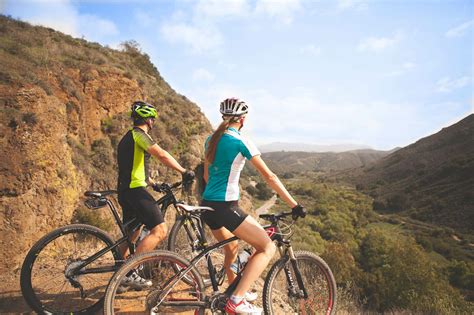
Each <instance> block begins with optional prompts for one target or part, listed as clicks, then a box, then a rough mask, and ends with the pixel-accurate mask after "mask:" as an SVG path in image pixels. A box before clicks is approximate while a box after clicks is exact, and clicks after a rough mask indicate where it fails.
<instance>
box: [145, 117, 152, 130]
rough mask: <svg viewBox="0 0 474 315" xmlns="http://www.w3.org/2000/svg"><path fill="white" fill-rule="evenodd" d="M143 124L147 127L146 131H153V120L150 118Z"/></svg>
mask: <svg viewBox="0 0 474 315" xmlns="http://www.w3.org/2000/svg"><path fill="white" fill-rule="evenodd" d="M145 124H146V125H147V126H148V130H151V129H153V119H152V118H147V119H145Z"/></svg>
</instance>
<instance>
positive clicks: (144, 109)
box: [131, 101, 158, 118]
mask: <svg viewBox="0 0 474 315" xmlns="http://www.w3.org/2000/svg"><path fill="white" fill-rule="evenodd" d="M131 116H132V118H156V117H157V116H158V113H157V112H156V109H155V106H153V105H151V104H148V103H145V102H142V101H137V102H134V103H133V104H132V115H131Z"/></svg>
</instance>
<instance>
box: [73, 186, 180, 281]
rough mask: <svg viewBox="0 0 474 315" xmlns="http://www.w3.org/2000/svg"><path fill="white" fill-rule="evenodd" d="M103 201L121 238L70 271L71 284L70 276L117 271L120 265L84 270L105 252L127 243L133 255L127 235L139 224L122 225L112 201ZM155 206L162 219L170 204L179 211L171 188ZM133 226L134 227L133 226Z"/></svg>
mask: <svg viewBox="0 0 474 315" xmlns="http://www.w3.org/2000/svg"><path fill="white" fill-rule="evenodd" d="M175 185H176V184H173V185H172V186H175ZM103 198H104V199H105V200H106V203H107V205H108V207H109V209H110V211H111V212H112V215H113V217H114V220H115V223H116V224H117V225H118V227H119V229H120V232H121V234H122V237H121V238H120V239H119V240H118V241H116V242H115V243H114V244H113V245H112V246H107V247H105V248H103V249H101V250H100V251H98V252H97V253H95V254H94V255H92V256H90V257H88V258H87V259H86V260H84V261H83V262H82V263H81V264H79V265H78V266H76V267H74V268H73V269H72V270H71V273H70V274H71V276H69V279H70V281H72V282H73V283H74V282H76V281H75V280H73V279H72V275H84V274H89V273H107V272H113V271H117V270H118V268H119V267H120V265H121V264H115V265H113V266H112V265H111V266H104V267H96V268H88V269H84V267H86V266H88V265H89V264H90V263H92V262H93V261H95V260H97V259H98V258H100V257H102V256H103V255H105V254H106V253H107V252H109V251H112V250H114V249H115V248H117V247H119V246H120V245H121V244H123V243H125V242H126V243H127V246H128V248H129V250H130V253H131V254H132V255H133V254H134V252H135V247H134V244H133V242H132V241H131V240H130V237H129V235H131V234H132V233H133V232H135V231H136V230H137V229H138V228H140V226H141V224H139V223H138V222H137V221H136V220H135V219H133V220H131V221H129V222H126V223H122V220H121V219H120V216H119V214H118V212H117V209H116V208H115V206H114V204H113V203H112V201H110V199H108V198H107V197H103ZM156 204H158V205H160V210H161V212H162V213H163V217H164V216H165V214H166V210H167V209H168V207H169V206H170V205H171V204H172V205H174V207H175V209H176V211H179V210H178V208H177V207H176V204H177V200H176V197H175V196H174V194H173V192H172V190H171V187H170V189H167V190H166V191H165V195H164V196H162V197H161V198H160V199H158V200H157V201H156ZM134 225H135V226H134ZM130 226H132V229H131V233H128V232H127V229H128V228H129V227H130Z"/></svg>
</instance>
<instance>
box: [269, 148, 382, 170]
mask: <svg viewBox="0 0 474 315" xmlns="http://www.w3.org/2000/svg"><path fill="white" fill-rule="evenodd" d="M388 154H389V152H385V151H376V150H355V151H348V152H341V153H333V152H324V153H314V152H269V153H263V155H262V157H263V159H264V160H265V162H267V164H268V165H269V166H270V168H271V169H272V170H273V171H275V172H277V173H279V174H284V173H288V172H306V171H331V170H333V171H340V170H345V169H351V168H357V167H361V166H365V165H368V164H370V163H372V162H375V161H377V160H379V159H381V158H383V157H385V156H386V155H388Z"/></svg>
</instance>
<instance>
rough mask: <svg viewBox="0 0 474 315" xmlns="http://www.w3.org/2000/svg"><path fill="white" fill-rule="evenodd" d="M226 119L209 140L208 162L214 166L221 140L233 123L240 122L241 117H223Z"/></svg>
mask: <svg viewBox="0 0 474 315" xmlns="http://www.w3.org/2000/svg"><path fill="white" fill-rule="evenodd" d="M222 118H223V119H224V121H223V122H221V124H220V125H219V127H217V129H216V131H214V133H213V134H212V136H211V139H210V140H209V143H208V144H207V149H206V161H207V162H208V163H209V164H212V163H213V162H214V158H215V157H216V149H217V143H218V142H219V140H220V139H221V137H222V135H223V134H224V132H225V131H226V130H227V128H229V125H230V124H231V123H233V122H236V121H238V119H239V118H240V116H238V117H232V116H222Z"/></svg>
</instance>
